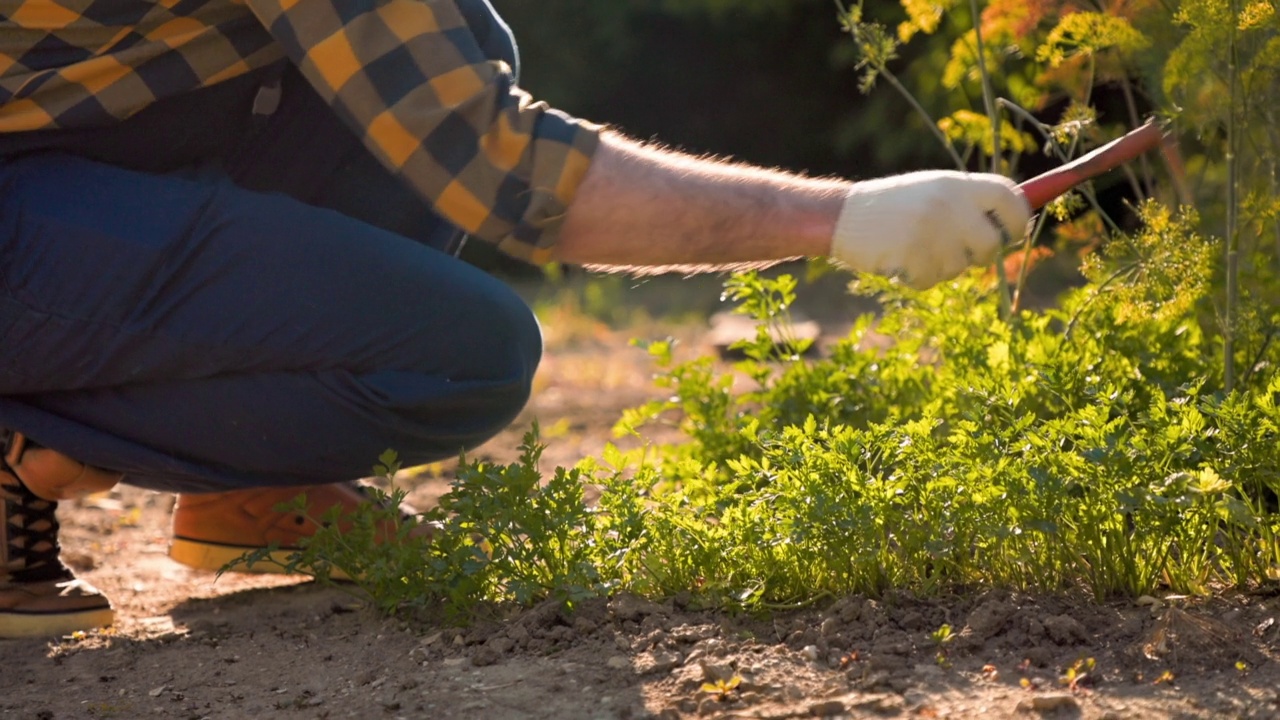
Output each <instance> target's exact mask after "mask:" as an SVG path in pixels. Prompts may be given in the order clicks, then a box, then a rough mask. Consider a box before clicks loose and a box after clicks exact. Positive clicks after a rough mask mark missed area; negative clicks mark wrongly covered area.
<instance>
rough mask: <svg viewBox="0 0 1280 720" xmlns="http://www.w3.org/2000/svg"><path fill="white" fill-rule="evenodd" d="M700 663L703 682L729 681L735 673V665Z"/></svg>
mask: <svg viewBox="0 0 1280 720" xmlns="http://www.w3.org/2000/svg"><path fill="white" fill-rule="evenodd" d="M699 665H700V666H701V667H702V681H703V682H708V683H713V684H714V683H715V682H716V681H721V682H729V681H730V680H732V679H733V676H734V674H735V673H734V671H733V667H732V666H730V665H727V664H719V663H709V662H702V663H699Z"/></svg>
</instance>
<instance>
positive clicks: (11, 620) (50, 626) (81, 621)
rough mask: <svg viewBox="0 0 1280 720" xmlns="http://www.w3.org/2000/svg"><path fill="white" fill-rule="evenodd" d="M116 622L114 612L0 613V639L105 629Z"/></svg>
mask: <svg viewBox="0 0 1280 720" xmlns="http://www.w3.org/2000/svg"><path fill="white" fill-rule="evenodd" d="M115 620H116V612H115V610H113V609H111V608H109V607H105V608H92V609H89V610H78V611H75V612H51V613H15V612H4V613H0V638H29V637H48V636H59V635H70V634H71V633H74V632H78V631H83V630H95V629H97V628H101V627H106V626H108V625H110V624H112V623H114V622H115Z"/></svg>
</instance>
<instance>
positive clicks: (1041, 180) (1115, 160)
mask: <svg viewBox="0 0 1280 720" xmlns="http://www.w3.org/2000/svg"><path fill="white" fill-rule="evenodd" d="M1164 134H1165V133H1164V131H1163V130H1162V129H1160V126H1159V125H1157V124H1155V123H1154V122H1149V123H1147V124H1146V125H1143V126H1142V127H1140V128H1138V129H1137V130H1133V131H1131V132H1129V133H1128V134H1127V135H1125V136H1124V137H1121V138H1117V139H1115V140H1112V141H1111V142H1109V143H1107V144H1106V145H1103V146H1102V147H1100V148H1098V149H1097V150H1094V151H1093V152H1090V153H1088V154H1086V155H1082V156H1080V157H1078V158H1076V159H1075V160H1072V161H1071V162H1069V163H1067V164H1066V165H1063V166H1062V167H1060V168H1057V169H1054V170H1050V171H1049V172H1047V173H1044V174H1043V175H1037V176H1036V177H1033V178H1031V179H1030V180H1027V181H1026V182H1024V183H1022V184H1021V185H1019V186H1018V189H1020V190H1022V194H1023V195H1025V196H1026V198H1027V202H1028V203H1029V204H1030V205H1031V209H1032V210H1039V209H1040V208H1042V207H1044V206H1045V205H1046V204H1048V203H1049V201H1051V200H1053V199H1054V198H1056V197H1058V196H1059V195H1062V194H1063V193H1065V192H1067V191H1068V190H1070V189H1071V188H1073V187H1075V186H1076V185H1079V184H1080V183H1082V182H1084V181H1085V180H1089V179H1091V178H1095V177H1097V176H1099V175H1101V174H1102V173H1104V172H1106V171H1108V170H1111V169H1113V168H1116V167H1119V166H1120V165H1123V164H1125V163H1127V162H1129V161H1130V160H1132V159H1134V158H1136V157H1138V156H1139V155H1141V154H1143V153H1145V152H1148V151H1150V150H1152V149H1153V148H1155V147H1156V146H1157V145H1159V144H1160V140H1161V138H1163V137H1164Z"/></svg>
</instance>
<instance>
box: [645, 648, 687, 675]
mask: <svg viewBox="0 0 1280 720" xmlns="http://www.w3.org/2000/svg"><path fill="white" fill-rule="evenodd" d="M680 659H681V658H680V653H678V652H670V651H667V650H654V651H653V652H648V653H643V654H641V655H640V656H639V657H637V658H636V664H635V670H636V674H637V675H647V674H649V673H663V672H667V671H669V670H672V669H674V668H675V667H676V666H678V665H679V664H680Z"/></svg>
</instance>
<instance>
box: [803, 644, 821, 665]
mask: <svg viewBox="0 0 1280 720" xmlns="http://www.w3.org/2000/svg"><path fill="white" fill-rule="evenodd" d="M800 654H801V655H803V656H804V659H805V660H808V661H809V662H817V661H818V646H817V645H805V646H804V649H803V650H801V651H800Z"/></svg>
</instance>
